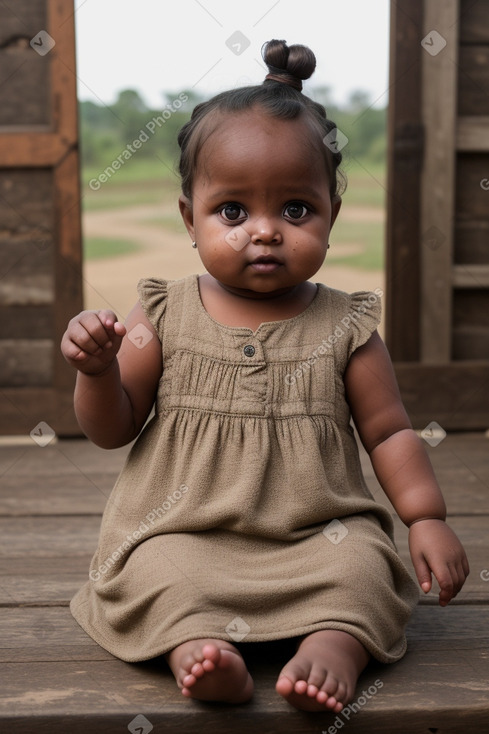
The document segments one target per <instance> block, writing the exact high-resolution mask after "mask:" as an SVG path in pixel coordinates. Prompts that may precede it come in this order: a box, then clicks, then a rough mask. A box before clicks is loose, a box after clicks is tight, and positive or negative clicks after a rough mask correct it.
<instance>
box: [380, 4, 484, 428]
mask: <svg viewBox="0 0 489 734" xmlns="http://www.w3.org/2000/svg"><path fill="white" fill-rule="evenodd" d="M488 62H489V3H488V2H486V0H396V1H395V2H392V3H391V68H390V77H391V78H390V83H391V96H390V106H389V172H388V225H387V295H388V299H387V300H388V303H387V325H386V337H387V345H388V347H389V350H390V352H391V356H392V358H393V361H394V365H395V369H396V373H397V376H398V380H399V383H400V387H401V391H402V393H403V397H404V400H405V403H406V406H407V408H408V411H409V413H410V415H411V417H412V420H413V422H414V423H415V424H416V426H417V427H419V428H423V427H424V426H425V425H426V424H428V423H429V422H431V421H433V420H435V421H437V422H438V423H440V425H441V426H442V427H444V428H445V429H446V430H448V429H464V428H466V429H486V428H489V63H488Z"/></svg>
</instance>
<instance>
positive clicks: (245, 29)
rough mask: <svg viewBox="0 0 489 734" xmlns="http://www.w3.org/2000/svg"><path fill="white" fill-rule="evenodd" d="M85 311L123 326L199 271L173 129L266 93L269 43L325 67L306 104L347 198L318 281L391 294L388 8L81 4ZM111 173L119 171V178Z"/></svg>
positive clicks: (215, 0)
mask: <svg viewBox="0 0 489 734" xmlns="http://www.w3.org/2000/svg"><path fill="white" fill-rule="evenodd" d="M75 29H76V42H77V89H78V98H79V121H80V138H81V180H82V194H83V197H82V216H83V220H82V221H83V251H84V301H85V307H86V308H102V307H110V308H112V309H114V310H115V311H116V312H117V313H118V315H119V316H120V317H121V318H124V317H125V316H126V315H127V313H128V312H129V310H130V309H131V307H132V305H133V304H134V302H135V300H136V291H135V286H136V283H137V280H138V279H139V278H140V277H145V276H149V275H154V276H159V277H164V278H177V277H182V276H184V275H186V274H188V273H192V272H203V267H202V265H201V262H200V260H199V257H198V254H197V252H196V251H195V250H193V249H192V248H191V247H190V241H189V237H188V235H187V233H186V231H185V229H184V227H183V223H182V222H181V218H180V214H179V212H178V208H177V199H178V195H179V180H178V176H177V175H176V164H177V160H178V146H177V142H176V138H177V134H178V130H179V129H180V127H181V126H182V125H183V123H184V122H185V121H186V120H187V119H188V117H189V115H190V113H191V111H192V109H193V107H194V106H195V105H196V104H197V103H198V102H200V101H203V100H205V99H208V98H209V97H211V96H213V95H214V94H216V93H218V92H220V91H222V90H224V89H229V88H233V87H236V86H243V85H246V84H258V83H261V81H262V80H263V78H264V76H265V73H266V70H265V66H264V64H263V61H262V59H261V53H260V51H261V47H262V45H263V43H264V42H265V41H267V40H269V39H270V38H274V37H275V38H283V39H285V40H286V41H287V43H289V44H292V43H302V44H305V45H308V46H309V47H310V48H311V49H312V50H313V51H314V53H315V55H316V58H317V68H316V72H315V74H314V75H313V77H312V78H311V79H310V80H309V81H308V82H307V83H306V85H305V88H304V92H305V93H306V94H308V95H309V96H310V97H312V98H313V99H315V100H316V101H318V102H320V103H321V104H323V105H325V107H326V109H327V111H328V115H329V117H331V118H332V119H333V120H335V122H336V123H337V125H338V127H339V129H340V131H341V133H342V134H343V136H344V138H342V141H343V144H344V148H343V150H342V153H343V155H344V165H343V170H344V173H345V174H346V177H347V179H348V187H347V190H346V193H345V194H344V198H343V208H342V211H341V214H340V217H339V220H338V221H337V223H336V224H335V227H334V230H333V233H332V238H331V243H332V245H331V249H330V251H329V253H328V258H327V261H326V263H325V265H324V266H323V268H321V270H320V272H319V273H318V274H317V276H316V278H315V280H317V281H321V282H325V283H328V284H329V285H331V286H333V287H336V288H340V289H343V290H348V291H354V290H360V289H374V288H376V287H383V265H384V252H383V251H384V226H385V178H386V113H387V104H388V56H389V2H388V0H378V2H376V3H375V4H372V3H368V4H367V3H364V2H363V0H349V2H348V3H337V4H335V5H334V6H333V5H329V6H328V12H326V11H325V10H324V9H320V10H318V6H317V4H316V3H314V2H312V0H305V2H302V3H301V4H300V6H297V4H296V3H293V2H292V1H291V0H278V2H277V1H275V2H274V0H270V3H267V4H263V2H257V1H256V0H253V1H252V2H248V3H246V4H242V5H240V7H239V11H238V10H237V9H236V7H235V6H234V5H232V4H230V3H226V2H223V0H206V1H205V2H199V0H184V2H181V3H178V4H174V5H172V6H171V8H170V9H169V8H168V6H166V5H163V4H162V3H160V2H158V0H140V2H138V4H137V7H130V6H127V5H123V4H120V3H115V2H106V3H104V4H100V3H94V2H90V0H79V1H78V2H76V3H75ZM112 164H114V165H112Z"/></svg>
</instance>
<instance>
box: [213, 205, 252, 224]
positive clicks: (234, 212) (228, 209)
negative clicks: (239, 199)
mask: <svg viewBox="0 0 489 734" xmlns="http://www.w3.org/2000/svg"><path fill="white" fill-rule="evenodd" d="M219 213H220V215H221V216H222V218H223V219H226V220H227V221H228V222H235V221H236V220H238V219H242V218H243V217H245V216H246V213H245V211H244V210H243V208H242V207H240V205H239V204H226V205H225V206H223V207H222V209H221V210H220V212H219Z"/></svg>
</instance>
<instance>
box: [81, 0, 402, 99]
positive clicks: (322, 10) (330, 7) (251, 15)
mask: <svg viewBox="0 0 489 734" xmlns="http://www.w3.org/2000/svg"><path fill="white" fill-rule="evenodd" d="M75 7H76V13H75V24H76V34H77V73H78V78H79V81H78V95H79V98H80V99H82V100H85V99H92V100H94V101H97V100H99V101H102V102H105V103H111V102H113V101H115V99H116V97H117V93H118V92H119V91H120V90H122V89H138V90H139V91H140V92H141V94H142V96H143V98H144V99H145V101H146V102H147V103H148V104H149V105H150V106H151V107H154V108H158V107H160V106H161V105H162V92H163V91H167V92H170V93H174V92H179V91H180V90H182V89H183V88H195V90H196V91H198V92H202V93H203V94H209V93H212V94H215V93H217V92H219V91H222V90H223V89H229V88H231V87H235V86H242V85H244V84H258V83H261V82H262V81H263V78H264V71H263V69H264V67H263V62H262V60H261V55H260V49H261V46H262V44H263V43H264V42H265V41H267V40H269V39H270V38H283V39H285V40H286V41H287V43H289V44H292V43H303V44H305V45H307V46H310V48H311V49H312V50H313V51H314V53H315V55H316V58H317V67H316V72H315V73H314V75H313V77H312V79H311V81H310V82H309V85H310V86H328V87H330V89H331V92H332V95H333V99H334V100H335V102H337V103H342V102H344V101H346V100H347V99H348V96H349V94H350V93H351V92H352V91H353V90H356V89H363V90H366V91H367V92H368V93H369V94H370V99H371V102H375V103H376V106H384V105H386V104H387V93H386V92H387V86H388V48H389V0H245V2H242V3H236V2H232V0H176V2H165V1H164V0H137V2H128V3H126V2H123V1H122V0H75ZM306 91H307V88H306Z"/></svg>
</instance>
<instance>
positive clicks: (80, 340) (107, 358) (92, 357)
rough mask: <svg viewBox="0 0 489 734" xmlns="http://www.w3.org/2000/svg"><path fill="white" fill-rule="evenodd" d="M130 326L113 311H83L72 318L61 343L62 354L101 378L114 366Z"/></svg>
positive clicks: (71, 363) (67, 359) (88, 372)
mask: <svg viewBox="0 0 489 734" xmlns="http://www.w3.org/2000/svg"><path fill="white" fill-rule="evenodd" d="M125 334H126V327H125V326H124V324H121V323H120V322H119V321H117V316H116V315H115V313H114V312H113V311H108V310H102V311H82V312H81V313H79V314H78V316H75V317H74V318H73V319H71V321H70V323H69V324H68V328H67V330H66V331H65V333H64V335H63V339H62V340H61V351H62V353H63V356H64V358H65V359H66V361H67V362H68V364H70V365H71V366H72V367H76V369H77V370H79V371H80V372H84V373H85V374H86V375H98V374H100V373H102V372H104V371H105V370H106V369H108V367H109V366H110V365H111V364H112V362H113V361H114V360H115V358H116V356H117V352H118V351H119V349H120V346H121V342H122V338H123V337H124V335H125Z"/></svg>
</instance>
